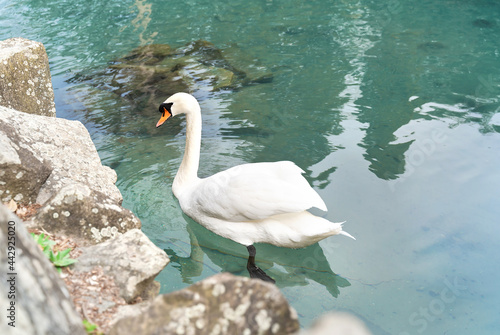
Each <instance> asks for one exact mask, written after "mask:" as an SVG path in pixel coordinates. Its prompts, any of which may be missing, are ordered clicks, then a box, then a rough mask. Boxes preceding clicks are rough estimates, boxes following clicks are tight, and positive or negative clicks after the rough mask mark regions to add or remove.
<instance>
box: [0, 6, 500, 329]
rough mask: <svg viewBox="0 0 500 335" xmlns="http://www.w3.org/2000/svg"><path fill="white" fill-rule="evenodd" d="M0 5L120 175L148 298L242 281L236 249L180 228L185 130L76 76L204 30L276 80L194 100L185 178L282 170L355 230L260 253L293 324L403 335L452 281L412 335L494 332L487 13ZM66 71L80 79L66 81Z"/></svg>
mask: <svg viewBox="0 0 500 335" xmlns="http://www.w3.org/2000/svg"><path fill="white" fill-rule="evenodd" d="M0 8H1V10H0V24H1V26H2V29H1V30H0V38H2V39H4V38H9V37H13V36H24V37H27V38H32V39H34V40H38V41H41V42H43V43H44V44H45V46H46V48H47V51H48V54H49V58H50V66H51V71H52V78H53V86H54V88H55V95H56V108H57V113H58V116H59V117H65V118H71V119H77V120H81V121H82V122H83V123H84V124H85V126H86V127H87V129H89V131H90V133H91V136H92V139H93V140H94V142H95V143H96V145H97V147H98V150H99V154H100V156H101V158H102V160H103V162H104V163H105V164H108V165H110V166H112V167H113V168H115V169H116V171H117V174H118V183H117V184H118V187H119V188H120V190H121V192H122V194H123V196H124V204H125V206H127V207H128V208H130V209H132V210H133V211H134V213H136V214H137V215H138V216H139V217H140V219H141V221H142V222H143V230H144V231H145V233H146V234H147V235H148V236H150V238H151V239H152V240H153V241H154V242H155V243H156V244H157V245H158V246H159V247H161V248H163V249H168V250H169V251H170V253H171V254H172V255H173V256H174V257H173V262H172V264H171V266H168V267H167V268H166V269H165V270H164V271H163V272H162V273H161V274H160V275H159V277H158V278H159V280H160V281H161V283H162V292H170V291H172V290H175V289H179V288H183V287H185V286H186V285H188V284H189V283H190V282H192V281H197V280H201V279H203V278H205V277H207V276H210V275H212V274H215V273H218V272H220V271H230V272H232V273H235V274H239V275H245V276H246V275H247V274H246V266H245V265H246V258H247V253H246V250H245V248H244V247H242V246H240V245H237V244H232V242H230V241H227V240H225V239H222V238H220V237H218V236H215V235H213V234H211V233H210V232H208V231H206V230H204V229H203V228H201V227H199V226H198V225H196V224H194V223H192V222H190V220H189V219H185V218H184V217H183V216H182V214H181V213H182V212H181V210H180V208H179V206H178V203H177V201H176V200H175V198H174V197H173V195H172V194H171V189H170V188H171V183H172V179H173V177H174V175H175V173H176V170H177V168H178V166H179V164H180V161H181V157H182V153H183V150H184V135H185V133H184V130H183V129H184V121H183V119H182V118H174V120H172V122H170V124H169V127H166V128H163V127H162V128H161V131H158V132H156V133H155V131H156V130H155V129H154V125H155V124H156V121H157V116H156V113H157V111H156V108H155V109H154V111H152V112H151V115H148V114H147V113H145V114H144V113H140V112H139V111H138V110H137V108H136V107H135V106H134V104H133V103H130V102H127V101H125V102H124V101H120V100H117V99H116V96H114V95H113V94H112V93H109V92H106V91H105V90H98V89H96V87H95V86H92V85H88V84H87V82H88V80H87V79H89V78H88V76H91V75H92V74H95V73H98V72H99V71H104V70H105V69H106V68H107V67H108V65H109V64H108V63H109V62H111V61H112V60H116V59H118V58H120V57H123V56H124V55H126V54H127V53H129V52H130V51H131V50H133V49H134V48H137V47H138V46H141V45H144V44H146V43H147V44H149V43H157V44H169V45H172V46H174V47H177V46H182V45H186V44H187V43H190V42H192V41H196V40H200V39H203V40H207V41H209V42H211V43H213V44H214V45H215V46H216V47H217V48H220V49H225V48H228V47H230V46H231V45H233V44H237V45H238V46H239V47H240V48H241V50H243V52H244V54H245V56H246V57H248V58H249V59H256V60H258V61H259V62H260V63H261V64H263V65H264V66H265V67H266V68H268V69H270V71H271V72H272V73H273V76H274V77H273V81H272V82H271V83H266V84H258V85H253V86H246V87H244V88H241V89H239V90H227V91H225V90H222V91H219V92H213V91H206V90H195V92H194V93H195V95H196V97H197V98H198V99H199V100H200V101H201V107H202V111H203V127H204V128H203V143H202V156H201V160H200V161H201V166H200V176H208V175H212V174H214V173H216V172H218V171H221V170H224V169H226V168H228V167H231V166H234V165H237V164H241V163H247V162H257V161H275V160H281V159H288V160H292V161H294V162H296V163H297V164H298V165H299V166H300V167H301V168H303V169H304V170H305V171H306V177H307V178H308V180H309V181H310V182H311V183H312V184H313V186H314V187H315V188H316V189H317V190H318V192H319V193H320V194H321V195H322V197H323V198H324V199H325V202H326V204H327V206H328V208H329V210H330V211H329V212H328V214H327V218H328V219H330V220H338V221H340V220H347V223H346V227H347V226H348V227H349V229H348V231H349V232H350V233H352V234H353V235H355V236H356V238H357V241H356V242H355V243H349V244H344V241H342V239H336V238H335V237H333V238H329V239H327V240H325V241H322V242H321V243H319V244H317V245H314V246H311V247H309V248H306V249H303V250H288V249H280V248H276V247H272V246H267V245H258V246H257V263H258V265H259V266H261V267H262V268H263V269H265V270H266V271H267V272H268V273H269V274H270V275H271V276H272V277H273V278H275V279H276V281H277V285H278V286H280V287H281V290H282V292H283V293H284V294H285V296H286V297H287V299H288V300H289V301H290V303H291V304H292V306H294V307H295V308H296V309H297V311H298V313H299V317H300V320H301V323H302V324H303V325H307V324H309V323H310V322H312V320H313V319H314V318H315V317H317V315H319V314H321V313H322V312H325V311H328V310H336V309H342V310H349V311H351V312H352V313H355V314H358V315H360V316H361V317H362V318H363V319H364V320H366V322H367V324H369V325H370V326H371V329H372V331H374V333H375V334H387V333H390V334H407V333H408V334H415V333H418V332H419V330H421V329H423V328H422V321H420V326H415V321H416V320H422V318H421V314H420V311H421V310H422V309H427V310H429V308H431V307H434V308H435V307H436V306H438V307H440V306H441V305H440V304H439V301H440V300H439V297H438V295H439V292H441V291H442V290H443V287H445V284H443V283H445V282H453V280H454V278H459V279H460V281H461V282H464V283H467V285H466V286H467V290H463V291H460V292H459V293H460V294H459V295H457V296H456V297H455V299H454V300H453V302H452V303H445V305H444V306H445V308H444V309H443V310H441V309H434V310H433V311H434V312H436V313H434V314H432V315H431V318H429V319H425V318H424V320H425V321H426V322H427V323H426V328H425V331H424V332H429V333H436V334H437V333H446V332H447V333H454V334H469V333H482V334H496V333H497V330H498V328H499V327H500V324H499V321H498V320H499V319H498V306H499V301H500V293H499V291H498V290H497V289H496V286H497V283H496V281H495V280H494V278H498V276H499V275H500V274H499V273H498V266H497V265H498V262H500V259H499V255H500V253H499V249H498V241H497V239H496V236H497V235H498V224H497V222H498V217H500V212H499V207H498V199H499V198H500V193H499V190H500V169H499V166H500V156H499V155H498V151H499V150H500V144H499V143H500V137H499V136H500V134H499V133H500V98H499V97H500V61H499V59H500V58H499V55H500V50H499V48H498V35H499V32H500V23H499V21H498V20H499V19H498V18H499V17H500V4H498V3H497V2H495V1H489V0H478V1H458V0H447V1H441V0H439V1H438V0H426V1H420V2H404V1H398V0H390V1H383V2H380V1H378V2H377V1H371V0H361V1H357V2H353V1H347V0H340V1H326V0H323V1H314V2H304V1H281V0H272V1H251V2H248V1H241V0H234V1H231V2H227V3H222V2H217V1H215V2H214V1H205V0H197V1H184V2H182V1H177V2H174V1H158V0H147V1H142V0H137V1H135V0H128V1H125V2H123V1H115V0H108V1H100V0H93V1H81V0H77V1H59V0H58V1H55V0H49V1H27V0H20V1H15V2H7V1H2V0H0ZM243 12H244V13H245V15H241V13H243ZM77 74H78V76H80V78H79V79H84V80H83V81H82V80H74V81H70V80H69V79H70V78H75V76H76V75H77ZM90 79H92V78H90ZM120 80H127V78H126V77H125V78H121V79H120ZM165 98H166V97H165ZM158 99H161V97H158ZM149 127H151V128H149ZM349 242H350V241H349ZM297 260H300V261H299V262H297ZM306 260H309V261H308V262H306ZM333 270H335V272H334V271H333ZM336 272H337V273H341V274H342V277H341V276H338V275H336V274H335V273H336ZM344 277H345V278H347V279H348V280H347V279H344ZM349 284H350V286H349ZM339 292H340V294H339ZM436 292H437V295H436ZM333 297H335V298H333ZM415 313H416V314H415Z"/></svg>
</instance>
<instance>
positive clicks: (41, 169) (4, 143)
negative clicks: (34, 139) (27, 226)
mask: <svg viewBox="0 0 500 335" xmlns="http://www.w3.org/2000/svg"><path fill="white" fill-rule="evenodd" d="M20 141H21V139H20V138H19V135H18V133H17V131H16V130H15V129H14V127H12V126H11V125H9V124H7V123H4V122H3V121H2V119H1V117H0V148H1V150H0V200H1V201H2V202H7V201H10V200H14V201H17V202H23V203H34V202H36V197H37V195H38V193H39V192H40V189H41V187H42V185H43V183H45V181H46V180H47V178H48V177H49V175H50V172H51V169H50V167H49V166H48V165H47V164H45V163H44V162H42V161H40V160H39V159H38V158H36V157H35V156H34V155H33V153H32V152H31V151H30V150H28V149H26V148H23V147H19V146H18V145H17V144H16V143H19V142H20Z"/></svg>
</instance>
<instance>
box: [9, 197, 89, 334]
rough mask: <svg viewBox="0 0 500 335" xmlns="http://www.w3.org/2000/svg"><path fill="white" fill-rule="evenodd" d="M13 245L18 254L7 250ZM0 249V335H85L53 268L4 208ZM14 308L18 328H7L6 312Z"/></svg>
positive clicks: (66, 292)
mask: <svg viewBox="0 0 500 335" xmlns="http://www.w3.org/2000/svg"><path fill="white" fill-rule="evenodd" d="M14 241H15V253H13V252H12V251H10V250H8V247H9V246H11V245H13V244H11V243H13V242H14ZM0 245H1V246H2V247H1V248H0V262H1V264H2V267H1V270H0V278H1V280H0V290H1V292H2V294H0V306H2V310H3V317H2V319H3V320H2V322H0V334H74V335H77V334H85V331H84V329H83V325H82V320H81V319H80V317H79V316H78V314H77V313H76V311H75V309H74V307H73V303H72V302H71V299H70V297H69V294H68V291H67V289H66V287H65V285H64V283H63V282H62V280H61V278H60V277H59V275H58V273H57V272H56V270H55V268H54V266H53V265H52V264H51V263H50V262H49V261H48V259H47V257H46V256H45V255H44V254H43V253H42V251H41V250H40V248H39V247H38V246H37V245H36V244H35V242H34V240H33V238H32V237H31V236H30V235H29V234H28V232H27V231H26V228H25V226H24V223H23V222H22V221H21V220H20V219H19V218H18V217H16V216H15V215H13V214H12V213H10V212H9V211H8V210H7V208H5V206H3V205H0ZM9 262H10V263H9ZM7 265H8V266H7ZM11 273H15V274H14V275H13V274H11ZM9 281H10V282H9ZM7 293H8V294H7ZM10 295H13V296H10ZM14 296H15V297H14ZM12 303H14V305H12ZM11 306H14V307H13V308H14V310H15V312H12V313H15V318H14V319H15V323H14V325H15V328H13V327H11V326H9V325H8V322H11V321H12V319H10V318H9V316H10V315H11V312H10V311H9V312H6V309H7V308H11ZM4 308H5V309H4ZM7 313H8V314H7ZM6 314H7V319H6V318H5V315H6Z"/></svg>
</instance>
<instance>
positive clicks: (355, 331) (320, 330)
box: [300, 312, 372, 335]
mask: <svg viewBox="0 0 500 335" xmlns="http://www.w3.org/2000/svg"><path fill="white" fill-rule="evenodd" d="M371 334H372V333H371V332H370V330H368V328H367V327H366V325H365V324H364V323H363V321H361V320H360V319H359V318H357V317H355V316H354V315H352V314H349V313H346V312H335V313H328V314H325V315H323V316H321V317H320V318H319V319H318V320H316V321H315V322H314V324H313V325H312V326H311V327H310V328H309V329H307V330H305V331H302V332H301V333H300V335H371Z"/></svg>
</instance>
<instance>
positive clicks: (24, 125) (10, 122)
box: [0, 106, 122, 204]
mask: <svg viewBox="0 0 500 335" xmlns="http://www.w3.org/2000/svg"><path fill="white" fill-rule="evenodd" d="M2 133H3V135H1V136H0V139H2V140H1V142H0V143H1V144H2V156H0V157H3V158H1V159H2V160H5V161H6V162H8V161H10V162H13V165H9V164H2V165H1V168H2V171H7V170H11V169H12V170H14V169H19V165H22V166H25V167H27V166H29V167H30V168H31V169H33V170H32V171H39V172H40V173H39V174H35V175H30V176H29V177H30V178H32V179H35V180H37V181H38V180H39V181H40V182H41V181H44V184H43V185H42V186H41V188H40V190H39V193H38V196H37V199H36V202H38V203H39V204H44V203H45V202H46V201H47V200H48V199H49V198H51V197H52V196H53V195H54V194H56V193H57V192H58V191H59V190H60V189H61V188H63V187H64V186H66V185H69V184H73V183H75V182H80V183H83V184H86V185H89V187H91V189H92V190H95V191H98V192H101V193H103V194H105V195H106V196H108V197H110V198H112V199H113V200H114V201H115V202H116V203H117V204H121V201H122V196H121V194H120V191H119V190H118V188H117V187H116V185H115V182H116V172H115V171H113V170H112V169H111V168H109V167H107V166H103V165H102V164H101V160H100V158H99V155H98V154H97V150H96V148H95V146H94V143H93V142H92V140H91V139H90V135H89V133H88V131H87V129H85V127H84V126H83V124H82V123H81V122H79V121H70V120H65V119H59V118H52V117H46V116H40V115H30V114H26V113H20V112H18V111H15V110H12V109H9V108H6V107H2V106H0V134H2ZM6 138H8V139H9V140H7V139H6ZM3 152H6V154H5V155H4V154H3ZM16 154H17V155H16ZM17 158H19V159H17ZM23 158H26V159H27V161H26V162H24V161H23V160H22V159H23ZM28 158H29V160H28ZM19 161H21V163H20V164H19ZM38 162H39V163H38ZM40 164H43V165H45V166H47V167H48V168H49V169H50V170H51V172H50V175H49V176H48V178H47V177H46V169H45V168H43V167H40V166H38V167H35V165H40ZM0 173H1V172H0ZM37 173H38V172H37ZM10 175H12V174H10ZM16 176H17V174H16ZM6 178H7V177H6V174H5V175H4V176H0V181H1V182H0V192H1V191H3V193H4V194H5V192H6V191H7V190H9V191H10V193H11V194H12V192H13V191H11V190H10V187H11V185H12V184H13V183H16V182H17V180H12V179H9V180H7V179H6ZM44 179H46V180H44ZM37 185H38V184H37ZM36 188H37V187H33V189H36ZM16 195H17V194H16ZM23 196H24V197H26V198H27V199H30V200H32V199H33V195H32V194H31V195H28V194H26V195H24V194H23ZM4 197H5V196H2V200H3V198H4Z"/></svg>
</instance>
